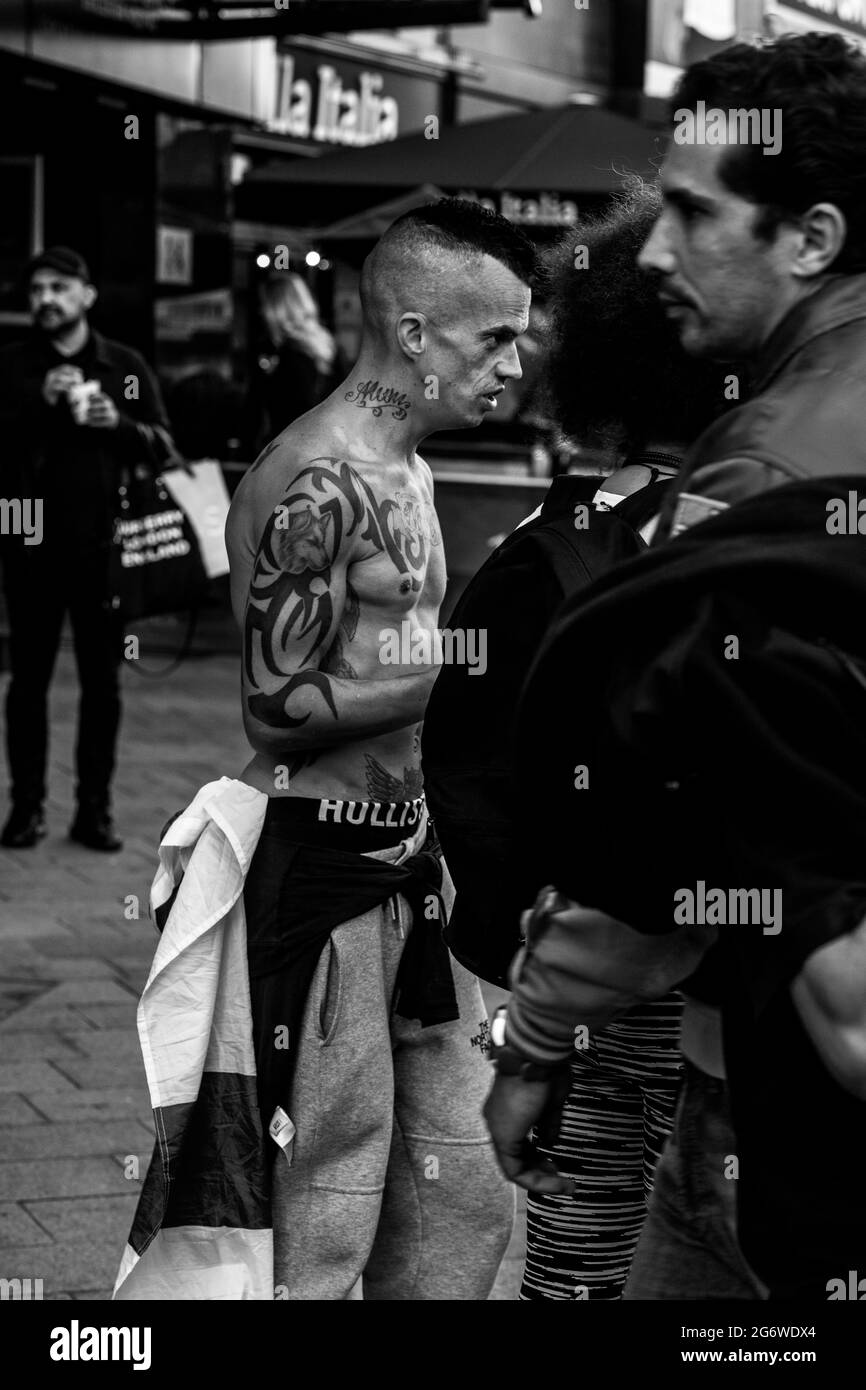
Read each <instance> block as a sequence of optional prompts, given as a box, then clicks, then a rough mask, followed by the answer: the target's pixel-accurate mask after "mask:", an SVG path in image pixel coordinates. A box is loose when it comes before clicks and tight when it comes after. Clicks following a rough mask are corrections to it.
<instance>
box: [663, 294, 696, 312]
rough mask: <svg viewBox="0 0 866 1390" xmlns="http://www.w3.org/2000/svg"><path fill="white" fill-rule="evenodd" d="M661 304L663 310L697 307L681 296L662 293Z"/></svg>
mask: <svg viewBox="0 0 866 1390" xmlns="http://www.w3.org/2000/svg"><path fill="white" fill-rule="evenodd" d="M659 303H660V304H661V306H662V308H663V309H694V307H695V306H694V304H693V303H692V301H691V300H690V299H686V298H685V297H684V296H683V295H680V294H664V293H661V294H660V295H659Z"/></svg>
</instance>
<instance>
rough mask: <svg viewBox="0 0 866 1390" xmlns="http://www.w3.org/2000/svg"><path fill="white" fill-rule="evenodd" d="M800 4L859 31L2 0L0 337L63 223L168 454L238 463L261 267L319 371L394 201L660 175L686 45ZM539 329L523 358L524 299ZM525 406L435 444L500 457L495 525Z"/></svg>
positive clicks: (536, 221) (744, 17) (206, 0)
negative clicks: (478, 433)
mask: <svg viewBox="0 0 866 1390" xmlns="http://www.w3.org/2000/svg"><path fill="white" fill-rule="evenodd" d="M808 28H813V29H814V28H831V29H837V30H840V31H841V32H844V33H846V34H848V35H849V36H852V37H855V38H857V39H858V40H860V41H863V42H864V43H866V6H864V5H863V4H859V3H858V4H854V3H851V0H784V3H782V0H290V3H289V0H285V3H283V0H194V2H193V0H0V199H2V206H3V209H4V217H3V219H2V224H0V341H9V340H10V339H13V338H15V337H17V336H20V334H21V333H22V331H23V329H24V326H25V325H26V323H27V318H26V313H25V303H24V298H23V295H22V289H21V286H20V284H19V279H18V277H19V274H20V269H21V266H22V265H23V263H24V262H25V261H26V259H27V258H28V256H29V255H30V254H31V253H32V252H34V251H36V250H38V249H40V248H41V247H42V246H44V245H50V244H52V243H56V242H61V243H65V244H68V245H72V246H74V247H75V248H77V249H78V250H80V251H81V252H82V253H83V255H84V256H85V257H86V258H87V260H88V262H89V263H90V265H91V267H92V269H93V272H94V276H95V279H96V281H97V284H98V286H99V290H100V298H99V303H98V307H97V310H96V312H95V313H94V316H93V321H94V323H95V325H96V326H97V327H99V328H101V329H102V330H103V331H104V332H106V333H107V334H108V335H109V336H117V337H119V338H121V339H122V340H123V341H125V342H128V343H131V344H133V345H135V346H137V347H138V348H140V349H141V350H142V351H143V352H144V353H145V355H146V356H147V357H148V359H149V360H150V361H151V362H152V363H153V364H154V366H155V367H156V370H157V372H158V374H159V376H160V378H161V380H162V382H163V385H164V386H165V388H166V394H167V397H168V399H169V405H170V409H171V411H172V413H173V416H174V417H175V427H176V431H177V434H178V437H179V439H180V440H181V444H182V447H183V448H184V450H185V452H187V453H188V454H193V455H202V454H207V455H210V456H218V457H220V458H221V459H223V460H224V461H226V462H229V463H231V462H233V461H234V463H235V465H236V466H240V465H241V464H242V463H244V462H249V461H250V458H251V457H252V454H253V453H254V450H255V448H256V446H257V445H258V443H260V442H261V437H262V431H263V430H265V431H266V430H267V429H268V428H269V419H270V417H269V416H268V415H267V414H264V415H261V414H260V415H259V416H258V418H255V419H253V418H251V414H250V411H251V406H250V402H251V401H252V402H253V409H254V410H255V409H257V408H258V407H257V406H256V404H255V403H256V402H257V401H258V400H260V399H264V398H267V396H268V390H269V389H270V390H271V396H272V397H273V390H272V389H271V388H272V386H273V383H272V382H270V383H269V382H268V381H265V380H264V377H267V375H268V374H269V373H273V372H274V371H275V370H277V368H278V365H279V359H280V353H281V351H282V348H281V344H280V342H278V341H276V339H275V337H274V333H273V315H272V316H271V319H268V317H267V314H266V313H265V304H264V300H263V295H265V296H266V289H265V286H266V285H267V283H268V282H269V281H273V278H274V277H275V275H278V274H282V273H285V272H287V271H288V272H290V273H291V274H294V275H299V276H300V277H301V279H302V280H303V282H304V284H305V285H306V287H307V288H308V289H309V291H310V300H311V302H312V304H313V305H314V313H315V315H316V316H317V317H318V318H319V319H320V320H321V325H322V326H323V332H320V331H319V328H318V327H315V329H314V336H315V335H317V336H316V342H317V343H318V345H319V347H318V350H317V352H316V353H315V354H314V356H315V363H316V371H315V372H313V371H312V370H311V372H310V373H309V376H310V381H311V385H310V391H311V392H312V393H313V394H315V392H317V391H319V392H320V391H321V390H323V389H324V388H325V387H326V386H327V383H328V381H329V380H332V378H333V373H334V372H335V371H336V370H337V369H338V368H339V366H340V364H345V363H346V362H347V361H350V360H351V357H352V354H353V352H354V349H355V346H356V344H357V332H358V323H359V305H358V297H357V280H358V271H359V267H360V264H361V262H362V260H363V257H364V255H365V254H366V251H367V250H368V249H369V247H370V246H371V245H372V243H373V241H374V240H375V238H376V237H377V236H378V235H379V234H380V232H381V231H382V230H383V229H384V227H385V226H387V225H388V222H389V221H390V220H391V219H392V218H393V217H394V216H395V215H397V213H399V212H400V211H403V210H405V209H406V208H408V207H411V206H414V205H417V204H418V203H419V202H423V201H425V200H426V199H432V198H435V197H437V196H439V195H440V194H441V193H442V192H452V193H462V194H463V195H464V196H471V197H477V198H480V199H483V200H487V201H489V203H490V205H491V206H493V207H496V208H497V209H498V210H499V211H501V212H503V213H504V214H505V215H506V216H508V217H510V218H512V220H514V221H515V222H518V223H520V225H521V226H523V227H524V228H525V229H527V230H529V231H530V232H531V233H532V234H533V235H534V236H535V237H536V238H537V239H538V240H539V242H540V243H542V244H544V243H549V242H550V241H552V240H553V239H554V238H556V237H558V236H561V235H562V233H563V231H564V230H567V228H568V226H569V225H571V224H572V223H573V222H574V221H575V219H576V218H577V217H578V215H579V214H580V213H581V212H583V211H586V210H587V209H588V208H591V207H593V206H595V205H597V204H598V203H599V202H603V201H604V200H605V199H606V198H609V197H610V194H611V192H612V191H613V190H614V189H615V187H616V186H617V185H618V182H619V177H620V175H621V173H622V172H624V171H625V170H627V169H634V170H637V171H638V172H640V173H643V174H644V175H645V176H649V177H651V176H652V175H653V174H654V172H655V168H654V166H655V164H657V162H658V160H659V158H660V156H661V153H662V144H663V130H664V124H665V119H664V98H665V96H666V95H667V94H668V93H669V91H670V90H671V87H672V85H673V82H674V81H675V79H676V76H677V73H678V72H679V71H680V69H681V67H682V66H683V64H685V63H688V62H690V61H692V60H693V59H694V58H696V57H698V56H700V55H701V54H703V53H706V52H707V51H710V50H712V49H713V48H714V47H721V46H724V45H725V44H726V43H729V42H731V40H732V39H734V38H735V37H737V36H739V35H745V34H753V33H761V32H765V33H767V32H777V31H779V30H796V29H808ZM294 298H295V300H296V301H298V302H300V300H299V296H298V294H297V293H296V294H295V296H294ZM304 312H306V311H304ZM287 313H289V310H288V309H286V308H285V306H284V314H283V321H284V332H283V339H285V334H286V333H289V332H290V326H289V327H286V325H288V324H289V319H287V318H286V314H287ZM289 317H291V314H289ZM534 331H535V333H536V340H535V341H534V342H533V341H530V342H528V343H527V345H526V349H527V350H526V353H525V356H526V358H527V361H528V362H529V361H532V365H533V372H527V376H528V377H529V376H531V375H533V373H534V376H535V377H536V378H538V376H539V374H540V361H539V354H538V352H537V351H536V349H537V348H538V344H539V342H540V340H541V338H542V337H543V308H542V313H541V315H540V316H538V317H537V321H536V325H535V330H534ZM277 337H279V334H278V335H277ZM328 337H330V341H331V343H332V345H333V348H329V347H328ZM262 374H264V377H263V376H262ZM274 379H275V380H276V378H274ZM257 386H258V387H259V388H263V389H258V390H257V389H256V388H257ZM504 413H505V412H503V414H504ZM518 413H519V412H518ZM524 414H525V416H526V421H525V422H524V423H525V424H526V428H524V429H523V431H522V433H521V429H520V428H519V421H518V422H517V425H515V418H514V417H512V420H511V421H508V420H504V421H503V420H502V418H501V417H500V421H499V423H498V424H497V425H496V426H495V427H494V429H493V435H492V436H489V437H488V438H487V439H486V441H485V439H484V438H483V437H478V438H476V439H474V440H469V439H466V440H460V439H458V440H454V441H451V442H450V446H449V443H448V441H443V442H442V443H441V444H439V445H437V444H436V443H435V442H433V441H431V445H432V452H433V454H434V456H435V454H436V453H437V450H438V451H439V453H440V454H441V455H442V457H443V459H445V458H447V457H451V459H452V461H453V463H454V466H455V467H456V466H457V465H458V464H459V465H460V466H461V467H462V468H463V469H464V472H465V471H466V469H467V468H469V469H470V471H471V468H475V469H476V474H473V477H474V476H476V475H477V469H478V467H479V466H480V465H481V464H483V466H484V467H483V471H484V472H485V475H486V477H487V478H488V479H489V480H492V478H493V475H494V474H495V475H496V477H497V478H498V479H499V482H500V484H501V486H499V488H498V501H497V508H498V510H497V512H496V517H497V519H496V520H495V523H494V522H493V521H492V520H491V524H490V526H489V527H487V519H486V516H484V517H482V520H481V521H480V522H479V527H480V529H481V530H484V528H485V527H487V530H488V531H489V532H490V533H491V534H494V535H495V534H497V533H500V532H501V531H502V530H504V529H506V528H507V526H508V524H509V522H511V524H513V519H517V518H518V517H519V516H522V515H525V514H526V512H527V511H528V510H531V507H528V506H526V505H525V503H526V502H527V501H528V500H529V495H530V493H533V494H534V492H536V491H537V490H538V487H539V486H540V480H539V479H538V478H537V477H533V476H532V475H533V471H534V472H535V473H536V474H537V473H543V472H545V471H547V470H548V469H549V466H550V459H551V457H552V452H551V448H550V440H547V441H545V445H544V447H545V450H546V453H545V452H544V451H542V453H541V455H540V454H539V450H538V449H537V448H535V447H534V444H537V442H538V440H539V439H542V440H543V439H544V430H543V422H542V421H541V420H540V419H539V416H538V412H537V410H536V411H535V414H534V415H533V409H532V407H531V403H529V404H528V405H527V407H526V410H525V411H524ZM202 421H204V422H205V423H206V429H205V430H204V432H203V433H202V432H201V431H199V433H196V430H197V423H196V422H202ZM527 422H528V423H527ZM506 426H511V428H510V429H509V428H506ZM497 430H498V435H497ZM443 466H444V465H443ZM452 472H453V469H452ZM518 482H519V483H521V484H523V485H524V491H521V490H520V488H518V489H517V494H516V495H515V497H514V498H513V499H512V500H511V501H510V502H508V499H507V497H506V493H507V492H508V489H509V488H510V489H511V490H512V491H513V487H512V483H513V485H514V487H516V486H517V484H518ZM465 485H466V486H467V487H468V486H469V483H468V481H466V484H465ZM472 486H475V484H472ZM479 487H481V484H480V483H479ZM503 489H504V490H505V491H503ZM526 489H528V491H527V490H526ZM490 495H491V494H490V493H489V491H486V490H484V489H483V488H482V489H481V492H479V497H478V498H476V499H475V500H474V502H473V505H475V506H476V507H480V508H481V510H482V513H483V512H484V508H485V507H486V506H487V499H488V498H489V496H490ZM461 497H462V499H463V500H465V499H466V494H465V493H463V494H461ZM463 500H462V501H461V505H460V507H459V508H458V512H462V510H463ZM506 502H508V505H505V503H506ZM533 505H534V503H533ZM482 558H483V557H482Z"/></svg>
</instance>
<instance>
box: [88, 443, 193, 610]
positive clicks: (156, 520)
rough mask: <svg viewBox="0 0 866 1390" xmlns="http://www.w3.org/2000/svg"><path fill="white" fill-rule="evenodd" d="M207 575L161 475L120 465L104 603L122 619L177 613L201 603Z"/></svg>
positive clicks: (188, 525) (184, 519)
mask: <svg viewBox="0 0 866 1390" xmlns="http://www.w3.org/2000/svg"><path fill="white" fill-rule="evenodd" d="M206 586H207V576H206V574H205V569H204V564H203V563H202V558H201V554H200V552H199V546H198V540H197V539H196V534H195V531H194V529H193V527H192V525H191V523H190V522H189V520H188V519H187V517H186V515H185V513H184V511H183V509H182V508H181V507H179V506H178V505H177V503H176V502H175V500H174V498H173V497H172V496H171V495H170V494H169V492H168V490H167V489H166V487H165V486H164V484H163V480H162V478H161V477H157V478H154V476H153V474H152V473H151V471H150V469H148V468H147V467H146V466H143V465H139V466H138V467H136V468H134V469H125V470H124V471H123V473H122V474H121V481H120V484H119V487H118V492H117V506H116V509H115V518H114V527H113V533H112V540H111V547H110V555H109V604H110V606H111V607H112V608H114V609H117V610H119V612H120V614H121V616H122V617H123V618H124V619H126V620H129V619H134V618H153V617H157V616H158V615H160V614H163V613H180V612H183V611H184V610H189V609H195V608H197V607H198V606H199V604H200V603H201V601H202V599H203V597H204V593H205V589H206Z"/></svg>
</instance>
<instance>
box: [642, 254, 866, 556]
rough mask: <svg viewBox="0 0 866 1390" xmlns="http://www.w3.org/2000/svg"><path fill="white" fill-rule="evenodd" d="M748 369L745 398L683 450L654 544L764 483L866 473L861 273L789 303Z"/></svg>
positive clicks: (865, 307) (864, 289)
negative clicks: (749, 371)
mask: <svg viewBox="0 0 866 1390" xmlns="http://www.w3.org/2000/svg"><path fill="white" fill-rule="evenodd" d="M750 378H751V379H750V382H749V397H750V398H749V400H748V401H746V402H745V403H744V404H743V405H741V406H739V407H737V408H736V409H734V410H730V411H728V412H727V413H726V414H725V415H723V416H721V418H720V419H719V420H717V421H716V422H715V423H714V424H713V425H711V426H710V428H709V429H708V430H705V431H704V433H703V434H702V435H701V436H700V438H699V439H698V440H697V441H696V443H695V444H694V445H693V446H692V448H691V450H690V451H689V453H688V454H687V455H686V458H685V460H684V462H683V466H682V469H681V470H680V473H679V476H678V477H677V479H676V481H675V483H674V485H673V487H672V488H671V491H670V493H669V494H668V495H667V497H666V500H665V506H664V508H663V510H662V515H661V520H660V522H659V526H658V529H657V530H656V533H655V536H654V539H653V544H654V545H657V544H658V543H659V542H660V541H663V540H665V539H666V538H667V536H668V535H669V534H670V533H671V530H673V532H674V533H676V531H677V530H679V529H680V528H681V527H683V526H688V525H690V524H692V523H693V522H694V521H698V520H702V519H704V518H705V517H707V516H709V515H711V514H712V513H713V511H714V510H719V509H722V508H724V507H726V506H730V505H731V504H732V503H734V502H739V501H741V500H742V499H743V498H745V497H752V496H755V495H756V494H757V493H759V492H763V491H764V490H765V489H766V488H770V487H778V486H780V485H782V484H784V483H789V482H795V481H797V480H798V479H806V478H820V477H829V476H831V475H833V474H838V473H866V389H864V382H866V274H863V275H832V276H828V278H827V282H826V284H824V285H822V286H821V288H820V289H818V290H816V291H815V292H814V293H813V294H811V295H809V296H808V297H807V298H806V299H803V300H801V301H800V303H799V304H797V305H795V306H794V308H793V309H791V310H790V312H789V313H787V314H786V315H785V317H784V318H783V319H782V322H781V323H780V324H779V325H778V327H777V328H776V329H775V331H774V332H773V333H772V334H771V335H770V337H769V339H768V340H767V342H766V344H765V345H764V348H763V350H762V352H761V354H760V356H759V358H758V361H757V362H756V364H755V367H754V370H753V371H752V372H751V374H750ZM741 385H742V386H744V385H745V383H742V384H741Z"/></svg>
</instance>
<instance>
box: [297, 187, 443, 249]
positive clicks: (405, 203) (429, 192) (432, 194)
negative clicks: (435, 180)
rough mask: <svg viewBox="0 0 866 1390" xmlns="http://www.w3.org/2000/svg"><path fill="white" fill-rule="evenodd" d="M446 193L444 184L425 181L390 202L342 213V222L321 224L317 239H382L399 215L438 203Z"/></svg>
mask: <svg viewBox="0 0 866 1390" xmlns="http://www.w3.org/2000/svg"><path fill="white" fill-rule="evenodd" d="M442 196H443V193H442V189H441V188H434V187H433V185H432V184H431V183H425V184H423V185H422V186H421V187H420V188H415V189H413V190H412V192H411V193H401V194H400V196H399V197H397V198H389V199H388V201H387V202H386V203H377V204H376V206H375V207H372V208H365V209H364V210H363V211H362V212H356V213H353V214H352V215H351V216H350V217H341V218H340V220H339V221H338V222H332V223H331V224H330V226H328V227H321V228H319V230H318V231H317V232H316V239H317V240H318V241H321V242H325V241H378V239H379V237H380V236H381V235H382V233H383V232H385V231H387V230H388V228H389V227H390V225H391V223H392V222H393V221H395V219H396V218H398V217H402V215H403V213H404V212H411V211H412V209H413V208H420V207H423V206H424V204H425V203H435V202H436V201H437V199H438V198H441V197H442Z"/></svg>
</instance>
